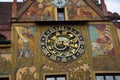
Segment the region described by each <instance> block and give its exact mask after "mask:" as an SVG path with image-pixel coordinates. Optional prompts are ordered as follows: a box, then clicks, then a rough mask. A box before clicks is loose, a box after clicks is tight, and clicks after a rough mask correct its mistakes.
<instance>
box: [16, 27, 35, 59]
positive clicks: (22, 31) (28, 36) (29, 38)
mask: <svg viewBox="0 0 120 80" xmlns="http://www.w3.org/2000/svg"><path fill="white" fill-rule="evenodd" d="M15 29H16V31H17V33H18V54H17V57H18V58H21V57H33V56H34V27H32V26H25V27H16V28H15Z"/></svg>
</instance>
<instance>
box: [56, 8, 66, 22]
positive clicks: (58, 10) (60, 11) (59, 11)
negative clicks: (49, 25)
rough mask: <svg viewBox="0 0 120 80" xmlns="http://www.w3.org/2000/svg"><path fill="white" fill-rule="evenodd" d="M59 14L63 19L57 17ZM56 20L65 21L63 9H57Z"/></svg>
mask: <svg viewBox="0 0 120 80" xmlns="http://www.w3.org/2000/svg"><path fill="white" fill-rule="evenodd" d="M59 14H62V16H63V17H59ZM61 18H62V19H61ZM57 19H58V21H65V8H57Z"/></svg>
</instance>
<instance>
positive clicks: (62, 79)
mask: <svg viewBox="0 0 120 80" xmlns="http://www.w3.org/2000/svg"><path fill="white" fill-rule="evenodd" d="M45 80H67V79H66V75H47V76H45Z"/></svg>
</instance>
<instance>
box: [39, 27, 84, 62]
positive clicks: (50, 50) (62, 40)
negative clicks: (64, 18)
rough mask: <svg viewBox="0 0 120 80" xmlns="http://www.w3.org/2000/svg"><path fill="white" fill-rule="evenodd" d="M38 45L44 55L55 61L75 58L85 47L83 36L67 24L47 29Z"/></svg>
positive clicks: (67, 60) (66, 60)
mask: <svg viewBox="0 0 120 80" xmlns="http://www.w3.org/2000/svg"><path fill="white" fill-rule="evenodd" d="M40 46H41V49H42V51H43V53H44V55H45V56H47V57H49V58H50V59H52V60H54V61H57V62H69V61H72V60H75V59H77V58H78V57H80V56H81V55H82V53H83V52H84V49H85V44H84V38H83V36H82V35H81V34H80V33H79V32H78V31H77V30H75V29H73V28H71V27H68V26H62V27H59V26H56V27H53V28H52V29H50V30H47V31H46V32H45V33H44V34H43V35H42V37H41V40H40Z"/></svg>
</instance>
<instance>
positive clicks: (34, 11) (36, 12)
mask: <svg viewBox="0 0 120 80" xmlns="http://www.w3.org/2000/svg"><path fill="white" fill-rule="evenodd" d="M20 20H21V21H48V20H49V21H51V20H54V7H53V6H52V2H51V0H44V1H43V0H42V1H41V0H38V1H35V2H34V3H33V4H32V5H31V7H30V8H29V9H28V10H27V11H26V12H25V13H24V14H23V15H22V17H21V18H20Z"/></svg>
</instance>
